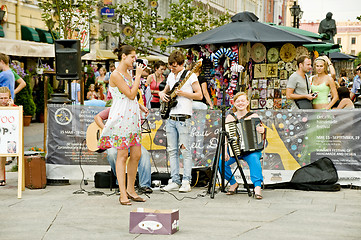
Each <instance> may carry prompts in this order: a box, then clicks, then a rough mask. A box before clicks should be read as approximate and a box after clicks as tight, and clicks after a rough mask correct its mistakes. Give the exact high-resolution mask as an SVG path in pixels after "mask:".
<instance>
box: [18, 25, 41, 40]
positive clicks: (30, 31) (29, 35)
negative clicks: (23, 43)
mask: <svg viewBox="0 0 361 240" xmlns="http://www.w3.org/2000/svg"><path fill="white" fill-rule="evenodd" d="M21 39H22V40H28V41H34V42H40V38H39V34H38V32H37V31H35V29H34V28H31V27H27V26H24V25H21Z"/></svg>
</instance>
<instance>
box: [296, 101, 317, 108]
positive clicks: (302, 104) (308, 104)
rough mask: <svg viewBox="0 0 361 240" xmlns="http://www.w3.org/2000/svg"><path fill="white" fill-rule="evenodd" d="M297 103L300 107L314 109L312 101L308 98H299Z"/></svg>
mask: <svg viewBox="0 0 361 240" xmlns="http://www.w3.org/2000/svg"><path fill="white" fill-rule="evenodd" d="M295 103H296V105H297V107H298V108H299V109H313V107H312V103H311V101H310V100H308V99H297V100H295Z"/></svg>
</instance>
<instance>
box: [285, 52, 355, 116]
mask: <svg viewBox="0 0 361 240" xmlns="http://www.w3.org/2000/svg"><path fill="white" fill-rule="evenodd" d="M297 67H298V68H297V71H296V72H294V73H293V74H292V75H291V76H290V78H289V79H288V82H287V89H286V96H287V99H289V100H291V101H292V103H291V109H297V108H298V109H345V108H346V109H352V108H354V104H353V103H354V102H355V101H357V98H358V96H359V95H360V83H361V80H360V77H361V65H359V66H357V68H356V76H355V77H354V79H353V81H352V82H350V81H349V79H348V78H347V77H346V76H345V71H341V74H340V75H341V77H340V79H336V71H335V68H334V66H333V64H332V62H331V60H330V59H329V58H328V57H327V56H320V57H318V58H316V59H315V60H314V62H313V66H312V63H311V59H310V57H308V56H300V57H299V58H298V59H297ZM312 70H313V71H312ZM312 72H313V73H314V75H312V74H310V73H312Z"/></svg>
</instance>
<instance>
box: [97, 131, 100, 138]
mask: <svg viewBox="0 0 361 240" xmlns="http://www.w3.org/2000/svg"><path fill="white" fill-rule="evenodd" d="M99 138H100V131H99V130H97V140H99Z"/></svg>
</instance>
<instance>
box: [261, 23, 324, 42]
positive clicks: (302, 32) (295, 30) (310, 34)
mask: <svg viewBox="0 0 361 240" xmlns="http://www.w3.org/2000/svg"><path fill="white" fill-rule="evenodd" d="M267 24H269V25H272V26H274V27H277V28H280V29H283V30H286V31H290V32H293V33H297V34H300V35H302V36H305V37H310V38H315V39H322V37H323V36H321V35H320V34H317V33H314V32H310V31H306V30H303V29H299V28H294V27H288V26H282V25H276V24H274V23H267Z"/></svg>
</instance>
